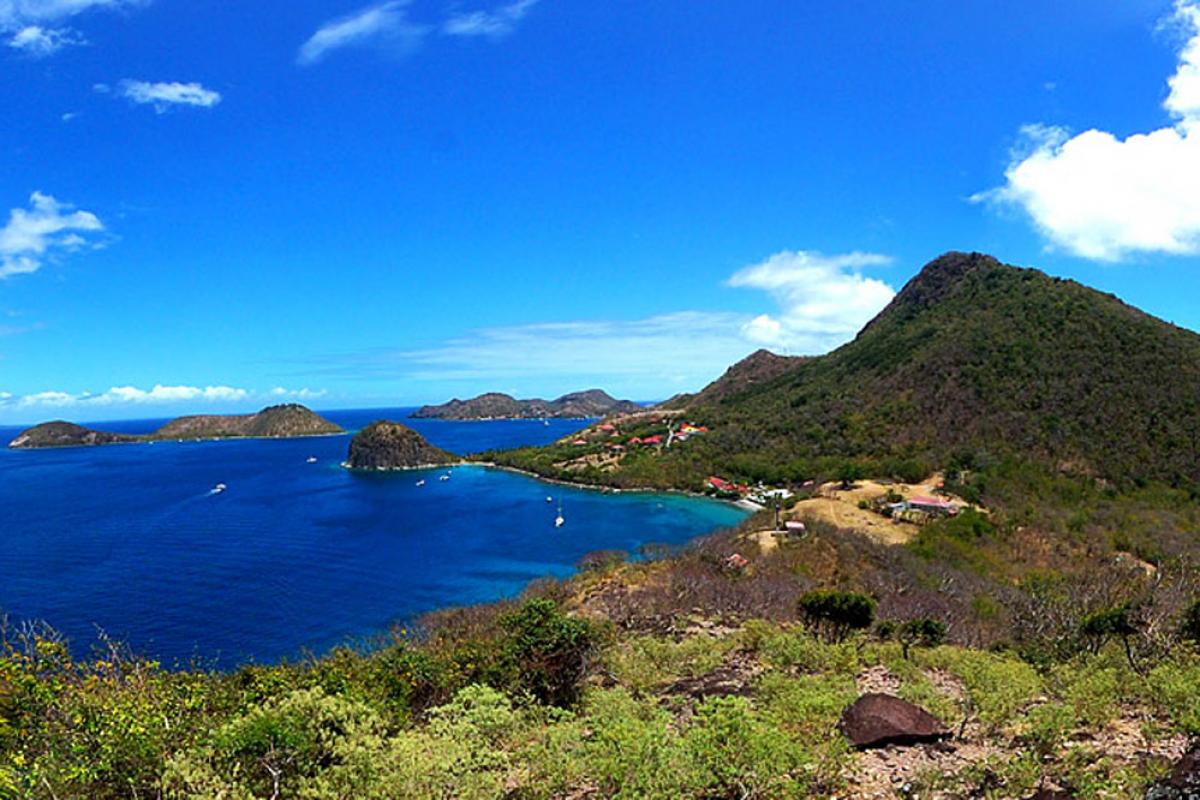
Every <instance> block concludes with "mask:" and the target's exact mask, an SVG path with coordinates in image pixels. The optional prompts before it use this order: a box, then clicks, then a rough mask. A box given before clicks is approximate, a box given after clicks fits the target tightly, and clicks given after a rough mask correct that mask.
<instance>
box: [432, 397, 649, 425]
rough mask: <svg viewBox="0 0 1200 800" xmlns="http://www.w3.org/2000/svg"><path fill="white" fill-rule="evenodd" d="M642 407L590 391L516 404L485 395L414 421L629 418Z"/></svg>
mask: <svg viewBox="0 0 1200 800" xmlns="http://www.w3.org/2000/svg"><path fill="white" fill-rule="evenodd" d="M641 410H642V407H641V406H639V405H638V404H637V403H634V402H633V401H631V400H617V399H616V398H615V397H613V396H612V395H610V394H608V392H605V391H602V390H600V389H589V390H587V391H585V392H572V393H571V394H564V395H563V396H562V397H560V398H558V399H557V400H542V399H539V398H533V399H531V400H517V399H516V398H514V397H512V396H510V395H507V394H501V393H499V392H488V393H487V394H481V395H479V396H478V397H473V398H471V399H470V400H459V399H458V398H455V399H453V400H451V401H450V402H449V403H443V404H442V405H438V406H422V407H421V408H419V409H417V410H416V411H414V412H413V413H412V414H411V416H412V417H413V418H414V419H448V420H472V419H547V418H552V419H578V418H583V417H604V416H608V415H609V414H632V413H634V412H636V411H641Z"/></svg>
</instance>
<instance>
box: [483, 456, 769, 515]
mask: <svg viewBox="0 0 1200 800" xmlns="http://www.w3.org/2000/svg"><path fill="white" fill-rule="evenodd" d="M464 466H476V467H483V468H484V469H494V470H500V471H501V472H511V473H514V474H516V475H524V476H525V477H527V478H534V479H535V480H539V481H541V482H542V483H550V484H555V485H558V486H570V487H573V488H575V489H585V490H587V491H591V492H601V493H603V494H674V495H680V496H682V497H691V498H695V499H698V500H715V501H717V502H719V503H726V504H728V505H731V506H737V507H738V508H740V509H742V510H743V511H750V512H751V513H757V512H759V511H763V510H765V508H766V507H765V506H760V505H758V504H757V503H755V502H752V501H750V500H746V499H742V500H728V499H726V498H723V497H713V496H712V495H710V494H704V493H702V492H693V491H690V490H688V489H662V488H657V487H654V486H634V487H630V488H628V489H618V488H616V487H613V486H602V485H600V484H595V483H583V482H580V481H565V480H562V479H561V478H548V477H546V476H545V475H539V474H538V473H536V472H532V471H531V470H527V469H521V468H520V467H511V466H508V465H507V464H496V463H495V462H492V461H468V462H466V464H465V465H464Z"/></svg>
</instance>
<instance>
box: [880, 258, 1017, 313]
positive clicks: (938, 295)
mask: <svg viewBox="0 0 1200 800" xmlns="http://www.w3.org/2000/svg"><path fill="white" fill-rule="evenodd" d="M1003 266H1004V265H1002V264H1001V263H1000V262H999V261H997V260H996V259H995V258H993V257H992V256H989V255H987V254H985V253H962V252H957V251H951V252H949V253H943V254H942V255H940V256H938V257H937V258H935V259H934V260H933V261H930V262H929V263H928V264H926V265H925V266H924V267H922V268H921V271H920V272H918V273H917V274H916V276H915V277H913V279H912V280H910V281H909V282H908V283H907V284H905V286H904V288H903V289H901V290H900V294H898V295H896V301H897V302H898V303H903V304H907V305H915V306H920V307H928V306H931V305H933V304H934V303H936V302H937V301H939V300H941V299H942V298H943V297H945V296H946V295H947V294H949V293H950V292H951V291H953V290H954V288H955V287H956V286H958V285H959V284H961V283H962V282H963V281H964V280H965V279H967V278H968V277H969V276H971V275H975V274H978V273H982V272H988V271H991V270H994V269H1002V268H1003Z"/></svg>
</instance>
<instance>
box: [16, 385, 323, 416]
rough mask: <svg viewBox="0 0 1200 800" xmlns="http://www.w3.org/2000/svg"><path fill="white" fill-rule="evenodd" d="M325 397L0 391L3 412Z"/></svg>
mask: <svg viewBox="0 0 1200 800" xmlns="http://www.w3.org/2000/svg"><path fill="white" fill-rule="evenodd" d="M324 396H325V391H324V390H312V389H308V388H304V389H285V388H284V387H281V386H277V387H275V388H273V389H271V390H270V391H268V392H257V391H254V390H252V389H242V388H238V387H235V386H221V385H217V386H186V385H164V384H155V385H154V386H153V387H152V388H150V389H141V388H138V387H136V386H113V387H112V388H110V389H108V390H106V391H103V392H97V393H93V392H79V393H72V392H63V391H45V392H36V393H33V394H25V395H17V394H13V393H11V392H7V393H6V392H0V411H3V410H8V411H13V410H36V409H39V408H91V407H95V406H105V407H121V406H155V405H161V406H168V405H179V404H183V403H192V404H196V403H204V404H213V405H221V404H231V403H233V404H237V403H249V402H255V401H257V402H264V403H265V402H278V401H279V400H300V401H304V400H315V399H317V398H320V397H324Z"/></svg>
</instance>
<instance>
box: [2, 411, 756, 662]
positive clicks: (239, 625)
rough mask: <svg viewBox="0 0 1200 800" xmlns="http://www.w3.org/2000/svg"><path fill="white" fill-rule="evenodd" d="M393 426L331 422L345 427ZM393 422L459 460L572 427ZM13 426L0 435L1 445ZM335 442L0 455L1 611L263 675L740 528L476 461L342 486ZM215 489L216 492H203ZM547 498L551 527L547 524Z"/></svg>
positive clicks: (559, 423)
mask: <svg viewBox="0 0 1200 800" xmlns="http://www.w3.org/2000/svg"><path fill="white" fill-rule="evenodd" d="M406 413H407V410H402V409H391V410H387V411H365V412H364V411H346V412H326V416H328V417H329V418H330V419H333V420H334V421H336V422H338V423H339V424H341V425H342V426H344V427H346V428H348V429H351V430H353V429H357V428H360V427H362V426H363V425H365V424H367V423H368V422H370V421H372V420H374V419H378V418H381V417H387V418H391V419H403V418H404V415H405V414H406ZM405 421H406V422H408V423H410V424H411V425H412V427H414V428H416V429H418V430H420V431H421V432H422V433H423V434H425V435H426V437H428V438H429V440H430V441H431V442H433V443H434V444H435V445H438V446H440V447H444V448H446V449H449V450H452V451H454V452H458V453H467V452H476V451H480V450H485V449H490V448H494V447H512V446H517V445H521V444H540V443H544V442H548V441H551V440H553V439H555V438H558V437H560V436H563V435H565V434H567V433H569V432H571V431H572V430H574V429H576V428H578V427H580V426H581V425H582V424H583V423H581V422H579V421H567V420H552V421H551V424H550V425H549V426H545V425H543V424H542V423H541V422H538V421H508V422H441V421H436V420H405ZM160 422H161V421H160V420H154V421H151V420H148V421H143V422H137V423H121V424H120V425H116V424H114V425H111V426H108V427H109V428H110V429H113V430H116V429H121V430H126V431H132V432H137V431H145V430H151V429H153V428H154V427H156V426H157V425H158V424H159V423H160ZM17 432H18V431H17V429H11V428H0V440H2V441H3V443H5V444H6V443H7V442H8V441H9V440H10V439H11V438H12V437H13V436H15V435H16V433H17ZM348 444H349V436H331V437H319V438H312V439H291V440H281V441H261V440H244V441H227V442H198V443H179V444H177V443H162V442H159V443H155V444H153V445H114V446H108V447H98V448H72V449H63V450H40V451H10V450H7V449H5V450H3V451H2V452H0V509H2V511H0V542H2V543H3V544H2V546H0V576H2V577H0V611H3V612H4V613H6V614H7V615H8V616H9V618H10V620H26V619H40V620H44V621H46V622H48V623H50V624H51V625H53V626H54V627H55V628H57V629H58V630H60V631H62V632H63V633H64V634H66V635H67V636H68V637H69V638H70V640H71V641H72V644H73V646H74V647H75V649H76V650H85V649H86V648H87V647H89V646H90V645H91V644H92V643H94V642H95V641H96V633H97V630H99V629H102V630H104V631H105V632H106V633H108V634H109V635H110V636H113V637H115V638H118V639H121V640H124V641H126V642H128V643H129V644H130V645H131V646H132V647H133V648H134V649H135V650H138V651H140V652H143V653H146V654H148V655H151V656H154V657H156V658H160V659H163V660H164V661H165V662H166V663H169V664H170V663H177V662H182V661H184V660H187V659H190V658H192V657H199V658H201V659H204V660H208V661H213V662H215V663H217V664H219V665H221V666H230V665H233V664H236V663H241V662H244V661H247V660H255V661H259V662H272V661H276V660H278V659H280V658H284V657H294V656H296V655H298V654H300V653H301V652H303V651H304V650H306V649H308V650H314V651H317V652H321V651H324V650H326V649H328V648H329V647H332V646H334V645H337V644H342V643H347V642H352V641H355V640H358V639H360V638H362V637H366V636H370V635H372V634H374V633H378V632H380V631H381V630H384V629H386V627H387V626H388V625H389V624H390V623H393V622H395V621H402V620H405V619H409V618H411V617H412V616H413V615H416V614H419V613H421V612H424V611H428V610H431V609H434V608H440V607H444V606H448V605H461V604H468V603H476V602H481V601H487V600H493V599H497V598H500V597H504V596H509V595H512V594H515V593H517V592H519V591H520V590H521V588H522V587H523V586H524V585H525V584H527V583H528V582H529V581H530V580H532V579H535V578H539V577H544V576H565V575H569V574H570V573H571V572H572V571H573V565H574V564H575V563H576V562H577V561H578V559H579V557H580V556H582V555H583V554H585V553H588V552H590V551H593V550H599V549H611V548H615V549H622V550H627V551H631V552H632V551H634V550H636V549H637V548H638V547H639V546H640V545H642V544H644V543H647V542H657V543H667V544H681V543H683V542H686V541H687V540H689V539H691V538H693V537H695V536H698V535H701V534H704V533H707V532H709V531H712V530H714V529H716V528H720V527H724V526H728V525H732V524H736V523H737V522H738V521H740V520H741V519H742V518H743V517H744V512H742V511H741V510H740V509H737V508H734V507H732V506H730V505H727V504H724V503H719V502H716V501H708V500H701V499H695V498H686V497H679V496H674V495H646V494H630V493H625V494H617V495H614V494H603V493H599V492H593V491H587V490H582V489H568V488H565V487H560V486H557V485H551V484H546V483H543V482H540V481H537V480H534V479H532V478H527V477H525V476H522V475H515V474H512V473H508V472H503V471H499V470H491V469H486V468H483V467H457V468H455V469H453V470H452V471H450V474H451V477H450V479H449V480H446V481H442V480H439V477H440V476H441V475H443V474H445V473H446V470H440V471H429V472H424V473H421V472H402V473H386V474H375V473H355V472H350V471H347V470H344V469H342V468H341V467H340V466H339V464H340V462H341V461H342V460H343V459H344V458H345V455H346V449H347V446H348ZM310 456H315V457H316V458H317V462H316V463H312V464H310V463H307V459H308V458H309V457H310ZM422 478H424V479H425V485H424V486H417V481H418V480H420V479H422ZM217 483H224V484H226V485H227V487H228V488H227V489H226V490H225V491H224V492H221V493H219V494H211V493H210V492H211V490H212V488H213V487H214V486H215V485H216V484H217ZM547 496H553V497H554V498H555V501H554V502H553V503H547V502H546V497H547ZM560 500H561V502H562V506H563V514H564V516H565V517H566V525H564V526H563V527H562V528H557V529H556V528H555V527H554V525H553V519H554V516H555V514H556V511H557V504H558V502H559V501H560Z"/></svg>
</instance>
